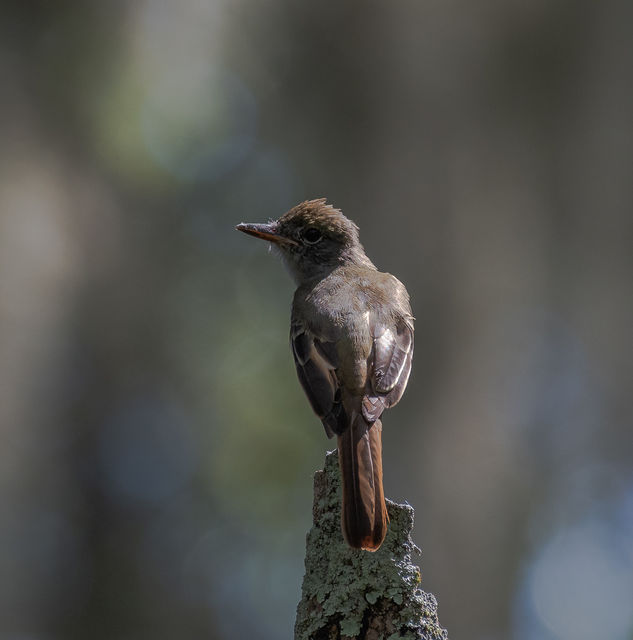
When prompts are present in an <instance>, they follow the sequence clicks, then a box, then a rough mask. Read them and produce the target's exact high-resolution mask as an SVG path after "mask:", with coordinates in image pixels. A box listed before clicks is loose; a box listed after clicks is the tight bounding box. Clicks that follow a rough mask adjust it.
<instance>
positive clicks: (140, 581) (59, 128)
mask: <svg viewBox="0 0 633 640" xmlns="http://www.w3.org/2000/svg"><path fill="white" fill-rule="evenodd" d="M631 25H633V4H632V3H630V2H624V1H618V0H605V1H604V2H600V3H595V2H584V1H580V2H570V1H567V0H554V1H552V0H549V1H547V2H546V1H545V0H536V1H533V2H527V1H510V2H492V1H490V0H484V1H481V2H469V1H467V0H455V1H453V2H436V1H433V0H431V1H429V2H407V1H403V2H390V3H373V2H370V3H360V2H341V3H322V2H312V1H310V2H302V3H296V2H289V1H288V0H270V1H269V2H255V1H253V0H237V1H235V0H233V1H231V0H218V1H215V2H214V1H209V2H202V1H196V0H186V1H184V2H171V3H169V2H166V1H161V2H150V1H147V2H130V3H126V2H120V1H119V2H96V1H94V0H92V1H88V2H78V1H75V2H56V3H53V2H43V1H40V2H31V3H17V2H13V3H11V2H8V3H3V7H2V19H1V20H0V34H1V39H0V83H1V85H0V86H1V87H2V92H1V95H2V98H1V100H0V139H1V140H2V145H1V147H0V436H1V438H2V440H1V446H0V504H1V511H0V636H1V637H2V638H3V639H4V638H6V639H10V640H18V639H19V640H24V639H26V638H28V639H29V640H49V639H65V638H69V639H77V640H79V639H82V640H83V639H85V638H95V639H96V640H99V639H104V640H105V639H108V640H110V639H112V640H115V639H116V640H118V639H121V640H128V639H129V640H131V639H134V640H136V639H141V638H143V639H144V638H147V639H150V638H151V639H152V640H161V639H171V638H187V639H191V640H194V639H197V638H200V639H202V638H205V639H207V640H208V639H210V638H218V639H219V640H223V639H233V638H258V639H259V638H261V639H263V640H268V639H271V640H272V639H278V638H287V637H290V636H291V633H292V625H293V621H294V609H295V606H296V604H297V602H298V600H299V597H300V584H301V577H302V573H303V551H304V543H305V533H306V531H307V530H308V528H309V526H310V521H311V501H312V474H313V471H314V470H315V469H317V468H319V467H320V465H321V464H322V461H323V457H324V452H325V450H326V449H328V448H333V447H334V444H333V442H331V441H327V440H326V438H325V436H324V433H323V429H322V427H321V426H320V424H319V423H318V421H317V420H316V418H315V417H314V416H313V415H312V413H311V411H310V409H309V406H308V403H307V401H306V400H305V398H304V397H303V394H302V392H301V390H300V388H299V384H298V382H297V381H296V379H295V372H294V367H293V364H292V357H291V354H290V350H289V347H288V328H289V309H290V300H291V295H292V291H293V285H292V283H291V281H290V278H289V277H288V275H287V274H286V273H284V271H283V269H282V267H281V264H280V260H278V259H277V257H276V256H274V255H268V252H267V251H266V247H265V245H264V244H263V243H258V242H256V241H254V240H252V239H250V238H246V237H245V236H243V235H241V234H238V233H237V232H235V231H234V225H235V224H236V223H238V222H241V221H250V222H257V221H265V220H267V219H268V218H272V217H277V216H279V215H280V214H281V213H283V212H284V211H286V210H287V209H289V208H290V207H291V206H293V205H294V204H296V203H297V202H299V201H301V200H304V199H308V198H313V197H320V196H327V197H328V199H329V200H330V202H332V203H333V204H335V205H336V206H337V207H340V208H342V210H343V211H344V212H345V213H346V214H347V215H348V216H349V217H350V218H352V219H353V220H355V221H356V222H357V223H358V224H359V226H360V228H361V239H362V241H363V243H364V245H365V248H366V250H367V253H368V254H369V255H370V257H371V258H372V260H373V261H374V262H375V263H376V264H377V265H378V267H379V268H380V269H381V270H384V271H389V272H391V273H393V274H395V275H397V276H398V277H399V278H400V279H401V280H402V281H403V282H404V283H405V284H406V285H407V288H408V289H409V292H410V293H411V296H412V304H413V309H414V313H415V315H416V318H417V324H416V357H415V359H414V370H413V375H412V378H411V380H410V383H409V388H408V391H407V393H406V394H405V396H404V399H403V400H402V402H401V403H400V404H399V405H398V407H396V408H395V409H393V410H392V411H390V412H389V413H388V414H387V415H386V416H385V420H384V453H385V490H386V493H387V495H388V496H389V497H390V498H392V499H394V500H397V501H403V500H407V501H408V502H409V503H410V504H412V505H413V507H414V508H415V510H416V529H415V540H416V542H417V544H418V545H419V546H420V547H421V548H422V551H423V556H422V558H421V568H422V587H423V588H424V589H425V590H427V591H431V592H433V593H435V594H436V596H437V597H438V600H439V613H440V620H441V622H442V624H443V625H444V626H446V627H447V628H448V630H449V634H450V637H452V638H454V639H458V638H461V639H465V640H466V639H467V640H505V639H507V638H516V639H517V640H582V639H585V638H587V639H591V640H594V639H595V638H605V639H607V638H608V639H609V640H620V639H621V640H627V639H628V640H630V639H631V638H632V637H633V463H632V459H633V429H632V427H633V425H632V422H633V420H632V415H633V394H632V388H631V387H632V384H631V381H632V379H633V348H632V338H631V333H632V328H633V296H632V294H633V291H632V289H633V287H632V286H631V285H632V275H633V179H632V173H633V171H632V169H633V127H632V126H631V124H632V122H631V120H632V114H633V64H632V61H633V57H632V52H633V45H632V31H631Z"/></svg>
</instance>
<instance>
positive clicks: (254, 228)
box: [235, 222, 297, 245]
mask: <svg viewBox="0 0 633 640" xmlns="http://www.w3.org/2000/svg"><path fill="white" fill-rule="evenodd" d="M235 228H236V229H237V230H238V231H243V232H244V233H248V235H249V236H255V237H256V238H261V239H262V240H268V242H274V243H275V244H294V245H296V244H297V243H296V242H295V241H294V240H292V239H291V238H287V237H286V236H282V235H281V234H279V233H278V232H277V223H275V222H270V223H267V224H266V223H264V224H250V223H248V222H242V223H240V224H238V225H237V227H235Z"/></svg>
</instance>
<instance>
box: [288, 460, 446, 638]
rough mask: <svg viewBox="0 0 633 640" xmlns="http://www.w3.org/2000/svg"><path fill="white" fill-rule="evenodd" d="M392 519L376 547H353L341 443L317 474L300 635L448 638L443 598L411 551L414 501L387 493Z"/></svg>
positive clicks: (297, 635)
mask: <svg viewBox="0 0 633 640" xmlns="http://www.w3.org/2000/svg"><path fill="white" fill-rule="evenodd" d="M387 510H388V513H389V518H390V524H389V531H388V533H387V537H386V538H385V541H384V543H383V544H382V546H381V547H380V549H379V550H378V551H377V552H375V553H369V552H367V551H360V550H355V549H351V548H350V547H349V546H348V545H347V544H346V543H345V541H344V540H343V536H342V534H341V493H340V474H339V469H338V458H337V454H336V451H334V452H331V453H328V454H327V456H326V458H325V466H324V469H323V470H322V471H317V472H316V474H315V476H314V506H313V526H312V529H311V530H310V532H309V533H308V536H307V545H306V547H307V548H306V560H305V565H306V572H305V576H304V578H303V586H302V598H301V602H299V606H298V607H297V619H296V623H295V640H348V639H350V638H356V639H361V640H396V639H403V640H404V639H406V640H432V639H433V640H440V639H441V640H447V638H448V634H447V632H446V630H445V629H442V628H441V627H440V624H439V621H438V617H437V601H436V599H435V597H434V596H433V595H432V594H428V593H425V592H424V591H422V589H421V588H420V583H421V576H420V569H419V567H417V566H416V565H414V564H413V562H412V554H414V553H415V554H417V555H420V553H421V552H420V549H419V548H418V547H416V545H415V544H414V543H413V541H412V540H411V530H412V528H413V509H412V507H410V506H409V505H407V504H395V503H393V502H391V501H390V500H387Z"/></svg>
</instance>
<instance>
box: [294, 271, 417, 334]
mask: <svg viewBox="0 0 633 640" xmlns="http://www.w3.org/2000/svg"><path fill="white" fill-rule="evenodd" d="M292 314H293V318H301V319H303V318H305V319H306V320H308V321H310V324H312V322H315V323H316V324H318V325H319V326H321V327H324V326H333V327H340V326H344V325H345V324H346V323H348V322H349V321H350V320H353V319H354V318H357V317H358V314H362V315H363V316H366V315H371V316H375V317H381V318H382V317H402V318H405V319H411V320H412V314H411V307H410V304H409V294H408V293H407V290H406V288H405V287H404V285H403V284H402V283H401V282H400V281H399V280H398V279H397V278H396V277H395V276H393V275H391V274H390V273H383V272H381V271H377V270H376V269H370V268H367V267H362V266H356V265H346V266H341V267H339V268H338V269H335V270H334V271H332V273H330V274H328V276H327V277H325V278H322V279H320V280H318V281H315V282H309V283H305V284H303V285H301V286H300V287H299V288H298V289H297V290H296V292H295V295H294V299H293V309H292Z"/></svg>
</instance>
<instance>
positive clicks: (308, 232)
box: [236, 198, 373, 283]
mask: <svg viewBox="0 0 633 640" xmlns="http://www.w3.org/2000/svg"><path fill="white" fill-rule="evenodd" d="M236 228H237V229H238V230H239V231H243V232H244V233H248V234H250V235H252V236H255V237H257V238H262V239H263V240H268V241H269V242H271V243H272V244H273V245H274V246H276V247H277V248H278V249H279V250H280V252H281V255H282V257H283V258H284V261H285V262H286V264H287V265H288V267H289V269H290V271H291V273H292V274H293V276H294V277H295V279H296V280H297V282H298V283H302V282H306V281H309V280H312V279H314V278H320V277H323V276H325V275H326V274H327V273H329V272H331V271H332V269H335V268H336V267H338V266H340V265H344V264H348V263H349V264H359V265H363V266H367V267H373V265H372V263H371V261H370V260H369V258H368V257H367V256H366V255H365V251H364V250H363V246H362V245H361V243H360V240H359V239H358V227H357V226H356V225H355V224H354V223H353V222H352V221H351V220H349V219H348V218H346V217H345V216H344V215H343V214H342V213H341V211H340V210H339V209H335V208H334V207H333V206H332V205H329V204H327V203H326V200H325V198H320V199H318V200H307V201H306V202H302V203H301V204H298V205H297V206H296V207H293V208H292V209H290V211H288V212H287V213H284V215H283V216H281V218H279V219H278V220H274V221H273V222H269V223H265V224H247V223H242V224H238V225H237V227H236Z"/></svg>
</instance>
